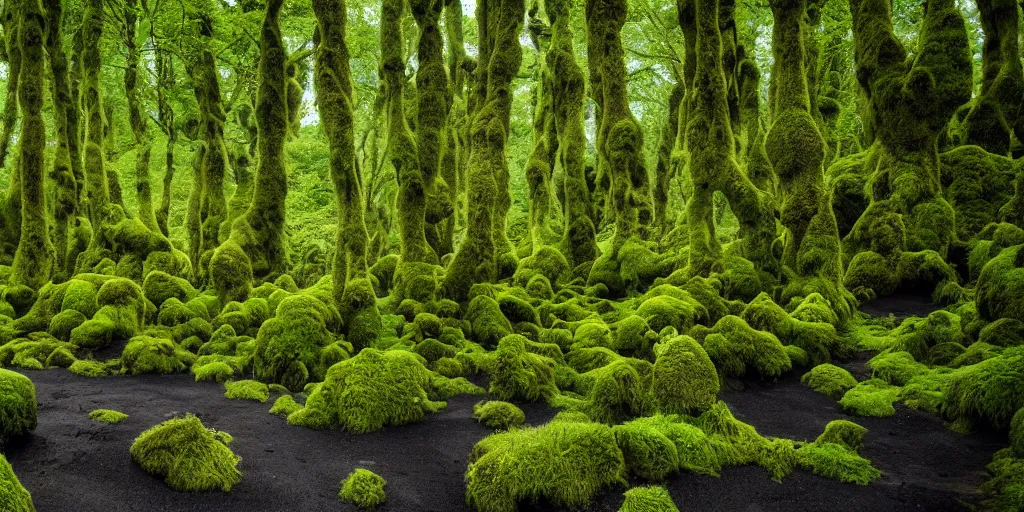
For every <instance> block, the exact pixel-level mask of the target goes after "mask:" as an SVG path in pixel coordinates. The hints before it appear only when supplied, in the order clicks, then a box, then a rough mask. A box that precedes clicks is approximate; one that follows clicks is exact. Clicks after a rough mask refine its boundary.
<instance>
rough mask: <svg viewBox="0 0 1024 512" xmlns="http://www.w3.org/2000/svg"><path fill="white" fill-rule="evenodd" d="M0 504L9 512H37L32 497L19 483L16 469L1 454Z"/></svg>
mask: <svg viewBox="0 0 1024 512" xmlns="http://www.w3.org/2000/svg"><path fill="white" fill-rule="evenodd" d="M0 504H3V506H4V510H5V511H7V512H36V508H35V506H34V505H33V504H32V495H31V494H30V493H29V492H28V490H27V489H25V488H24V487H23V486H22V485H21V482H20V481H18V477H17V475H15V474H14V468H12V467H11V464H10V463H9V462H7V458H6V457H4V456H3V454H0Z"/></svg>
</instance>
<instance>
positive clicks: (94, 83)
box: [80, 0, 110, 232]
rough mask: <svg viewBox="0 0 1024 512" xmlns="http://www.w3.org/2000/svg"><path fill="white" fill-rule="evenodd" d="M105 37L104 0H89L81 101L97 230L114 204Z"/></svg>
mask: <svg viewBox="0 0 1024 512" xmlns="http://www.w3.org/2000/svg"><path fill="white" fill-rule="evenodd" d="M102 37H103V1H102V0H89V1H88V3H87V4H86V5H85V13H84V14H83V15H82V57H81V61H82V72H81V76H82V79H81V92H80V97H81V102H82V109H83V110H84V114H85V120H84V121H85V126H84V138H85V162H84V165H85V170H84V171H85V172H84V174H85V197H86V200H87V201H88V203H87V204H88V207H87V211H88V214H89V220H90V221H91V222H92V225H93V229H94V232H99V226H100V225H101V224H102V219H103V216H104V212H105V210H106V208H107V205H109V204H110V188H109V184H108V181H107V168H106V160H105V154H104V151H103V145H104V133H103V129H104V125H105V124H106V120H105V119H104V109H103V97H102V93H101V91H100V68H101V65H102V60H101V56H100V40H101V39H102Z"/></svg>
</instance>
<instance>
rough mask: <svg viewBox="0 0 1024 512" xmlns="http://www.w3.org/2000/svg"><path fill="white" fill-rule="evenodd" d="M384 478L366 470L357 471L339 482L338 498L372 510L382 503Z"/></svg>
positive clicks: (383, 499)
mask: <svg viewBox="0 0 1024 512" xmlns="http://www.w3.org/2000/svg"><path fill="white" fill-rule="evenodd" d="M386 485H387V482H385V481H384V478H383V477H381V476H380V475H377V474H376V473H374V472H372V471H370V470H368V469H362V468H360V469H357V470H355V471H353V472H352V473H351V474H349V475H348V476H347V477H345V479H344V480H342V481H341V490H340V491H339V492H338V497H340V498H341V499H343V500H345V501H350V502H352V503H355V504H356V505H358V506H359V507H362V508H365V509H374V508H377V506H378V505H380V504H381V503H384V501H385V499H386V497H385V495H384V487H385V486H386Z"/></svg>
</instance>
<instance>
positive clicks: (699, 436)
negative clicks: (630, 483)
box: [613, 414, 722, 481]
mask: <svg viewBox="0 0 1024 512" xmlns="http://www.w3.org/2000/svg"><path fill="white" fill-rule="evenodd" d="M613 430H614V432H615V440H616V442H617V443H618V445H619V448H620V449H621V450H622V454H623V456H624V458H625V461H626V467H627V468H628V469H629V472H630V473H632V474H634V475H636V476H638V477H641V478H645V479H648V480H655V481H657V480H662V479H664V478H665V477H666V476H668V475H670V474H672V473H674V472H676V471H689V472H692V473H697V474H706V475H718V472H719V471H720V470H721V468H722V463H721V461H720V460H719V458H718V452H717V451H716V448H715V446H714V443H713V441H712V439H711V438H710V437H709V436H708V435H707V434H705V433H704V431H703V430H701V429H700V428H699V427H697V426H695V425H692V424H690V423H687V422H686V417H684V416H677V415H668V416H666V415H660V414H659V415H654V416H649V417H645V418H638V419H635V420H633V421H629V422H626V423H623V424H621V425H616V426H615V427H613Z"/></svg>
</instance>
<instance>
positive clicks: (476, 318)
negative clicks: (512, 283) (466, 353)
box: [465, 295, 512, 347]
mask: <svg viewBox="0 0 1024 512" xmlns="http://www.w3.org/2000/svg"><path fill="white" fill-rule="evenodd" d="M465 319H466V320H467V321H468V322H469V323H470V325H471V331H470V332H471V335H472V336H473V341H476V342H477V343H480V344H481V345H483V346H485V347H493V346H496V345H497V344H498V342H499V341H501V340H502V339H503V338H505V337H506V336H508V335H509V334H511V333H512V324H511V322H509V320H508V319H507V318H505V315H504V314H502V312H501V306H500V305H499V304H498V302H497V301H495V300H494V299H492V298H490V297H488V296H486V295H478V296H476V297H474V298H473V300H472V301H470V303H469V308H468V309H467V310H466V316H465Z"/></svg>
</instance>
